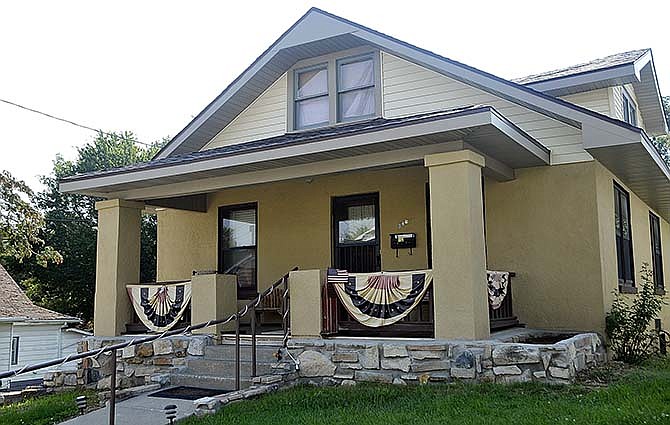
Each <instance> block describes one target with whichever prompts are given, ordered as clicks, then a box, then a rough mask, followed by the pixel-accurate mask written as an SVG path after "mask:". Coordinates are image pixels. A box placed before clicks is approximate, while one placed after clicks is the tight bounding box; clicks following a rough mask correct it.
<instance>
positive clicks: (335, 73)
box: [292, 53, 379, 130]
mask: <svg viewBox="0 0 670 425" xmlns="http://www.w3.org/2000/svg"><path fill="white" fill-rule="evenodd" d="M319 60H320V59H319V58H317V59H315V60H314V61H313V62H312V63H316V64H315V65H311V66H305V67H299V68H297V69H295V70H294V71H293V111H292V112H293V119H292V125H293V129H295V130H304V129H310V128H315V127H322V126H327V125H335V124H337V123H341V122H348V121H355V120H359V119H364V118H368V117H373V116H375V115H376V114H377V113H378V105H377V103H378V100H379V94H378V93H377V91H378V90H379V87H378V84H379V82H378V81H376V80H377V79H378V78H379V77H377V73H378V71H379V70H378V69H377V68H378V67H379V61H378V60H377V58H376V56H375V54H374V53H365V54H363V55H356V56H348V57H343V56H342V55H340V56H339V57H338V56H336V55H332V56H327V57H324V58H323V60H322V62H321V63H318V62H317V61H319Z"/></svg>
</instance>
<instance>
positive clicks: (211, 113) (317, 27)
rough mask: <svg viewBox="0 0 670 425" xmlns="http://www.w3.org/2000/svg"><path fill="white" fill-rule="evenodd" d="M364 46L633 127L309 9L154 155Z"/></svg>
mask: <svg viewBox="0 0 670 425" xmlns="http://www.w3.org/2000/svg"><path fill="white" fill-rule="evenodd" d="M363 45H372V46H376V47H377V48H379V49H381V50H384V51H387V52H391V53H393V54H394V55H396V56H398V57H401V58H403V59H406V60H409V61H411V62H415V63H417V64H420V65H421V66H424V67H426V68H428V69H431V70H433V71H435V72H438V73H441V74H444V75H447V76H449V77H451V78H454V79H456V80H459V81H461V82H464V83H466V84H469V85H472V86H475V87H477V88H480V89H482V90H485V91H487V92H489V93H491V94H494V95H496V96H499V97H501V98H504V99H506V100H509V101H512V102H514V103H517V104H519V105H522V106H525V107H527V108H529V109H531V110H534V111H537V112H540V113H543V114H545V115H547V116H550V117H552V118H555V119H557V120H559V121H562V122H564V123H567V124H569V125H572V126H574V127H580V126H581V125H582V124H583V123H584V122H585V121H589V122H590V124H592V125H595V126H598V127H609V132H616V131H618V130H617V128H616V127H619V128H623V129H626V128H627V129H632V127H631V126H629V125H627V124H626V123H623V122H621V121H619V120H616V119H613V118H610V117H607V116H605V115H601V114H599V113H597V112H593V111H591V110H588V109H586V108H583V107H580V106H577V105H574V104H572V103H570V102H567V101H563V100H561V99H558V98H556V97H553V96H550V95H547V94H544V93H542V92H540V91H536V90H533V89H531V88H529V87H526V86H523V85H520V84H517V83H515V82H512V81H508V80H505V79H503V78H500V77H497V76H495V75H492V74H489V73H487V72H484V71H481V70H479V69H476V68H473V67H471V66H468V65H465V64H463V63H460V62H457V61H454V60H452V59H449V58H446V57H443V56H440V55H438V54H435V53H433V52H430V51H428V50H425V49H422V48H420V47H417V46H414V45H411V44H409V43H406V42H404V41H401V40H398V39H395V38H393V37H391V36H388V35H386V34H383V33H380V32H378V31H375V30H373V29H370V28H367V27H365V26H363V25H360V24H357V23H355V22H352V21H349V20H347V19H344V18H341V17H339V16H336V15H332V14H330V13H328V12H325V11H323V10H320V9H317V8H311V9H310V10H309V11H308V12H307V13H306V14H305V15H303V16H302V17H301V18H300V19H299V20H298V21H297V22H296V23H295V24H293V25H292V26H291V27H290V28H289V29H288V30H287V31H286V32H285V33H284V34H282V36H281V37H279V39H277V41H275V42H274V43H273V44H272V45H271V46H270V47H269V48H268V49H267V50H266V51H265V52H263V53H262V54H261V55H260V56H259V57H258V58H257V59H256V60H255V61H254V62H253V63H252V64H251V65H250V66H249V67H248V68H247V69H246V70H245V71H244V72H243V73H242V74H240V76H238V77H237V78H236V79H235V80H234V81H233V82H232V83H231V84H230V85H229V86H228V87H227V88H226V89H225V90H224V91H223V92H222V93H221V94H220V95H219V96H217V97H216V98H215V99H214V100H213V101H212V102H211V103H210V104H209V105H207V107H205V109H204V110H203V111H202V112H200V113H199V114H198V115H197V116H196V117H195V118H194V119H193V120H192V121H191V122H190V123H189V124H188V125H187V126H186V127H184V129H182V130H181V131H180V132H179V133H178V134H177V135H176V136H175V137H174V138H173V139H172V140H171V141H170V142H169V143H168V144H166V145H165V146H164V147H163V148H162V149H161V150H160V151H159V152H158V153H157V155H156V158H157V159H160V158H165V157H167V156H170V155H179V154H184V153H190V152H194V151H197V150H200V149H201V148H202V147H203V146H204V145H205V144H206V143H207V142H208V141H210V140H211V138H212V137H214V136H215V135H216V134H217V133H218V132H219V131H221V130H222V129H223V128H225V126H226V125H227V124H228V123H230V122H231V121H232V120H233V119H234V118H235V117H236V116H237V115H238V114H239V113H240V112H241V111H242V110H244V109H245V108H246V107H247V106H249V105H250V104H251V102H253V100H254V99H256V98H257V97H258V96H259V95H260V94H261V93H262V92H263V91H264V90H265V89H267V88H268V87H269V86H270V85H271V84H272V83H273V82H274V81H275V80H276V79H277V78H279V77H280V76H281V75H283V74H284V73H285V72H286V71H287V70H288V69H289V68H290V67H291V66H292V65H293V64H294V63H295V62H297V61H299V60H301V59H304V58H309V57H315V56H320V55H325V54H328V53H332V52H336V51H340V50H345V49H350V48H354V47H359V46H363ZM629 136H630V134H627V135H625V136H624V137H629ZM615 139H616V137H615Z"/></svg>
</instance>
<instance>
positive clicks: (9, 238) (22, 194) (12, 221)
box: [0, 171, 63, 267]
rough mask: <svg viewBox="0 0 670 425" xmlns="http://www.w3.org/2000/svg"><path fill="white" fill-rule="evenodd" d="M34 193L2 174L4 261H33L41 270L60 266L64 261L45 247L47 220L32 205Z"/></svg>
mask: <svg viewBox="0 0 670 425" xmlns="http://www.w3.org/2000/svg"><path fill="white" fill-rule="evenodd" d="M33 198H34V193H33V191H32V190H31V189H30V188H29V187H28V186H27V185H26V184H25V183H24V182H22V181H19V180H16V179H15V178H14V177H13V176H12V175H11V174H9V172H7V171H1V172H0V258H2V257H5V258H7V257H10V258H13V259H14V260H15V261H19V262H23V261H24V260H26V259H30V258H33V259H34V261H35V262H36V263H37V264H39V265H40V266H43V267H46V266H47V263H49V262H52V263H60V262H62V261H63V257H62V256H61V255H60V254H59V253H58V251H56V250H55V249H54V248H53V247H52V246H50V245H49V244H47V243H45V241H44V239H43V229H44V227H45V223H44V216H43V215H42V213H41V212H40V211H39V210H37V209H36V208H35V207H34V206H33V205H32V204H31V201H32V200H33Z"/></svg>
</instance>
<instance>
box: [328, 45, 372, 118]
mask: <svg viewBox="0 0 670 425" xmlns="http://www.w3.org/2000/svg"><path fill="white" fill-rule="evenodd" d="M368 60H370V61H372V84H366V85H361V86H356V87H352V88H348V89H342V90H341V89H340V82H341V80H342V72H341V69H342V66H343V65H348V64H351V63H356V62H364V61H368ZM376 66H377V64H376V63H375V58H374V55H373V54H372V53H368V54H362V55H357V56H349V57H344V58H340V59H337V60H336V61H335V73H336V75H335V79H336V84H335V87H336V89H335V102H336V107H337V110H336V111H335V112H336V114H337V122H338V123H349V122H354V121H360V120H364V119H368V118H372V117H374V116H376V115H377V107H376V106H375V110H374V111H373V112H372V113H371V114H367V115H359V116H356V117H352V118H342V110H341V106H342V102H341V101H340V97H341V96H342V95H343V94H347V93H352V92H356V91H362V90H368V89H372V90H373V91H374V93H375V104H376V103H377V97H378V90H377V86H378V85H379V81H378V80H377V73H376V72H375V69H376Z"/></svg>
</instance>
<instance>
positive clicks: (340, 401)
mask: <svg viewBox="0 0 670 425" xmlns="http://www.w3.org/2000/svg"><path fill="white" fill-rule="evenodd" d="M594 381H595V382H603V381H606V382H607V386H605V387H602V388H594V386H593V385H584V384H575V385H569V386H546V385H540V384H535V383H533V384H530V383H529V384H517V385H507V386H503V385H494V384H483V385H473V384H453V385H425V386H408V387H397V386H392V385H357V386H355V387H346V388H345V387H337V388H313V387H298V388H294V389H291V390H286V391H281V392H278V393H275V394H272V395H268V396H265V397H262V398H259V399H256V400H251V401H245V402H240V403H235V404H231V405H228V406H225V407H224V408H223V409H222V410H221V411H220V412H219V413H218V414H216V415H213V416H209V417H205V418H195V417H192V418H189V419H186V420H184V421H182V422H180V425H196V424H197V425H214V424H235V425H243V424H265V423H267V424H270V423H272V424H333V425H335V424H337V425H342V424H352V425H353V424H356V425H365V424H388V425H395V424H415V425H420V424H459V425H466V424H496V425H497V424H514V425H519V424H555V423H573V424H574V423H578V424H608V425H613V424H670V361H656V362H652V363H649V364H647V365H645V366H642V367H638V368H634V369H626V370H621V369H620V368H616V367H615V368H613V367H607V368H603V369H600V370H595V371H592V372H590V374H589V376H588V377H587V380H585V382H588V383H591V384H592V383H593V382H594Z"/></svg>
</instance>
